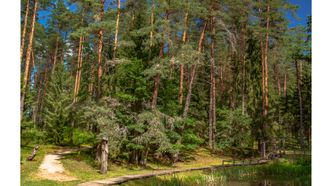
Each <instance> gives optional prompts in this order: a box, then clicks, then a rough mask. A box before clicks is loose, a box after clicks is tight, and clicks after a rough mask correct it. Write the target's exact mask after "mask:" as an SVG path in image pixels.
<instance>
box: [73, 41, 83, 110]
mask: <svg viewBox="0 0 331 186" xmlns="http://www.w3.org/2000/svg"><path fill="white" fill-rule="evenodd" d="M82 43H83V37H82V36H80V37H79V44H78V54H77V65H76V78H75V87H74V99H73V103H76V101H77V95H78V92H79V82H80V71H81V68H80V65H81V60H82V51H83V45H82Z"/></svg>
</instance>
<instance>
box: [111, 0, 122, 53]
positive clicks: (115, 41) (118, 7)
mask: <svg viewBox="0 0 331 186" xmlns="http://www.w3.org/2000/svg"><path fill="white" fill-rule="evenodd" d="M120 13H121V1H120V0H117V17H116V28H115V39H114V50H113V59H115V58H116V50H117V35H118V28H119V22H120Z"/></svg>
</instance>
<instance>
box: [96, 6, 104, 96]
mask: <svg viewBox="0 0 331 186" xmlns="http://www.w3.org/2000/svg"><path fill="white" fill-rule="evenodd" d="M100 3H101V8H100V21H102V19H103V15H104V0H100ZM102 47H103V30H102V29H100V30H99V33H98V88H97V99H99V98H100V97H101V95H102V85H101V79H102Z"/></svg>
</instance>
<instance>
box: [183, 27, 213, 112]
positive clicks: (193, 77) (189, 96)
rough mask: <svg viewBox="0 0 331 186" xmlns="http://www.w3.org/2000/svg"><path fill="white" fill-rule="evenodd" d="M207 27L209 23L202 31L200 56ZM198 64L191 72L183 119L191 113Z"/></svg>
mask: <svg viewBox="0 0 331 186" xmlns="http://www.w3.org/2000/svg"><path fill="white" fill-rule="evenodd" d="M206 27H207V22H205V24H204V26H203V29H202V31H201V35H200V39H199V45H198V53H199V54H200V53H201V51H202V43H203V40H204V38H205V30H206ZM196 66H197V65H196V64H193V65H192V67H191V72H190V79H189V84H188V92H187V95H186V102H185V107H184V112H183V117H184V118H186V117H187V114H188V112H189V107H190V102H191V96H192V88H193V81H194V79H195V70H196Z"/></svg>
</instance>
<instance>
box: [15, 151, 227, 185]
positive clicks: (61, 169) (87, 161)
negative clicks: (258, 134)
mask: <svg viewBox="0 0 331 186" xmlns="http://www.w3.org/2000/svg"><path fill="white" fill-rule="evenodd" d="M32 149H33V147H32V146H31V147H22V148H21V185H29V186H48V185H49V186H52V185H68V186H71V185H78V184H81V183H85V182H91V181H93V180H108V181H109V180H114V179H122V178H124V177H135V176H137V175H147V176H148V175H151V174H163V173H167V172H171V171H175V172H177V171H183V170H191V169H192V170H196V169H199V168H203V167H207V168H208V167H213V166H219V165H221V164H222V161H223V160H229V159H232V158H231V157H229V156H221V155H216V154H212V153H211V152H210V151H209V150H207V149H204V148H199V149H197V150H196V151H194V152H192V153H190V156H189V157H188V158H186V159H185V161H183V162H177V163H175V164H174V165H173V166H170V165H169V166H167V165H162V164H157V163H154V162H149V163H148V164H147V166H146V167H141V166H135V165H132V164H127V163H125V162H112V163H111V164H110V166H109V167H108V172H107V174H100V173H99V170H98V169H99V168H98V165H97V164H96V163H95V160H94V153H93V152H91V151H87V150H84V149H87V148H81V149H77V148H70V149H68V148H63V147H58V146H52V145H40V147H39V151H38V152H37V155H36V157H35V160H34V161H26V157H28V156H29V155H30V153H31V150H32Z"/></svg>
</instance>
